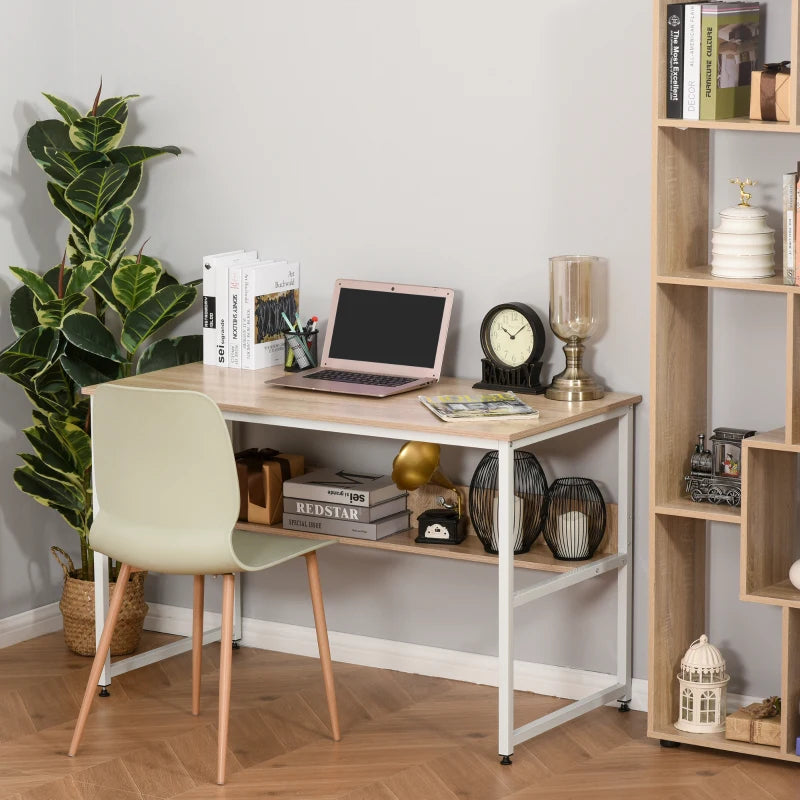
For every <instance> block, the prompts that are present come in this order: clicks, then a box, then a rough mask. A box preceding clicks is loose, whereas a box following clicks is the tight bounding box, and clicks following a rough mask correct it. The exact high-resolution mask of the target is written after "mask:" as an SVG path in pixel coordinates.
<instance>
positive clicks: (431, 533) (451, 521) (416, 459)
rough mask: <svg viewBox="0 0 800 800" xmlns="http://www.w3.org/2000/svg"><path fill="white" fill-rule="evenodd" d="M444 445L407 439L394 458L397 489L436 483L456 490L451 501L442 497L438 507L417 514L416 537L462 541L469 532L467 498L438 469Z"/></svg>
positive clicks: (413, 488) (393, 464) (414, 487)
mask: <svg viewBox="0 0 800 800" xmlns="http://www.w3.org/2000/svg"><path fill="white" fill-rule="evenodd" d="M441 450H442V448H441V447H440V446H439V445H438V444H431V443H430V442H406V443H405V444H404V445H403V446H402V447H401V448H400V451H399V452H398V453H397V455H396V456H395V458H394V461H393V462H392V480H393V481H394V483H395V485H396V486H397V488H398V489H403V490H405V491H407V492H413V491H414V490H415V489H419V488H420V487H421V486H426V485H427V484H433V485H434V486H442V487H444V488H445V489H450V491H451V492H453V497H452V499H451V500H450V501H447V500H445V498H444V497H443V496H442V497H439V508H429V509H427V510H426V511H423V512H422V513H421V514H420V515H419V517H417V523H418V525H419V529H418V535H417V538H416V539H415V541H417V542H429V543H432V544H460V543H461V542H462V541H463V540H464V536H465V535H466V524H465V523H466V520H465V518H464V513H463V511H464V499H463V497H462V496H461V490H460V489H459V488H458V487H457V486H456V485H455V484H454V483H453V482H452V481H451V480H450V479H449V478H448V477H447V476H446V475H444V474H443V473H442V471H441V470H440V469H439V456H440V454H441Z"/></svg>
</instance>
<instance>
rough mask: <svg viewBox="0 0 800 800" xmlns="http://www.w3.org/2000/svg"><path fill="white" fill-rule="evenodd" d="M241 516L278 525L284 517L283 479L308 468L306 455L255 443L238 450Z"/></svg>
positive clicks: (262, 523)
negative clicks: (259, 445)
mask: <svg viewBox="0 0 800 800" xmlns="http://www.w3.org/2000/svg"><path fill="white" fill-rule="evenodd" d="M236 472H237V475H238V476H239V519H243V520H247V521H248V522H256V523H259V524H261V525H274V524H276V523H279V522H280V521H281V519H282V517H283V482H284V481H285V480H288V479H289V478H296V477H297V476H298V475H302V474H303V473H304V472H305V458H304V456H301V455H297V454H295V453H279V452H278V451H277V450H271V449H269V448H262V449H258V448H255V447H251V448H250V449H249V450H242V451H241V452H240V453H237V454H236Z"/></svg>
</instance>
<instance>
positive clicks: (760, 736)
mask: <svg viewBox="0 0 800 800" xmlns="http://www.w3.org/2000/svg"><path fill="white" fill-rule="evenodd" d="M725 738H726V739H734V740H736V741H740V742H753V743H754V744H766V745H770V746H771V747H780V744H781V701H780V698H779V697H768V698H767V699H766V700H764V701H763V702H762V703H751V704H750V705H749V706H745V707H744V708H740V709H739V710H738V711H736V712H734V713H733V714H728V716H727V717H726V718H725Z"/></svg>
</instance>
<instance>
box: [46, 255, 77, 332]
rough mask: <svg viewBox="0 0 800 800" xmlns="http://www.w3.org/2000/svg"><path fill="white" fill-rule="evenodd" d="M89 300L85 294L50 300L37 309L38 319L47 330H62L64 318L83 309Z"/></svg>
mask: <svg viewBox="0 0 800 800" xmlns="http://www.w3.org/2000/svg"><path fill="white" fill-rule="evenodd" d="M76 269H80V267H77V268H76ZM88 299H89V298H88V297H87V296H86V295H85V294H68V295H66V296H65V297H62V298H59V299H57V300H48V301H47V302H46V303H42V304H41V305H40V306H39V308H37V309H36V318H37V319H38V320H39V324H40V325H42V326H43V327H45V328H60V327H61V322H62V320H63V319H64V317H66V316H67V314H69V313H70V312H72V311H75V310H77V309H79V308H81V307H82V306H83V305H84V303H86V301H87V300H88Z"/></svg>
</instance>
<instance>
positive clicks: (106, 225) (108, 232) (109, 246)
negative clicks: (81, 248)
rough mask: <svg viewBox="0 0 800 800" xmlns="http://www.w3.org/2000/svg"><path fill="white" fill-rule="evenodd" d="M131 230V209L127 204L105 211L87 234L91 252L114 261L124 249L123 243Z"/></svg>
mask: <svg viewBox="0 0 800 800" xmlns="http://www.w3.org/2000/svg"><path fill="white" fill-rule="evenodd" d="M132 231H133V211H132V210H131V207H130V206H128V205H121V206H117V207H116V208H112V209H111V210H110V211H106V212H105V214H103V216H101V217H100V219H98V220H97V222H96V223H95V225H94V227H93V228H92V232H91V233H90V234H89V247H91V248H92V253H93V254H95V255H98V256H101V257H102V258H105V259H107V260H108V261H115V260H116V259H118V258H119V257H120V256H121V255H122V253H123V252H124V251H125V244H126V243H127V241H128V239H129V238H130V235H131V232H132Z"/></svg>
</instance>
